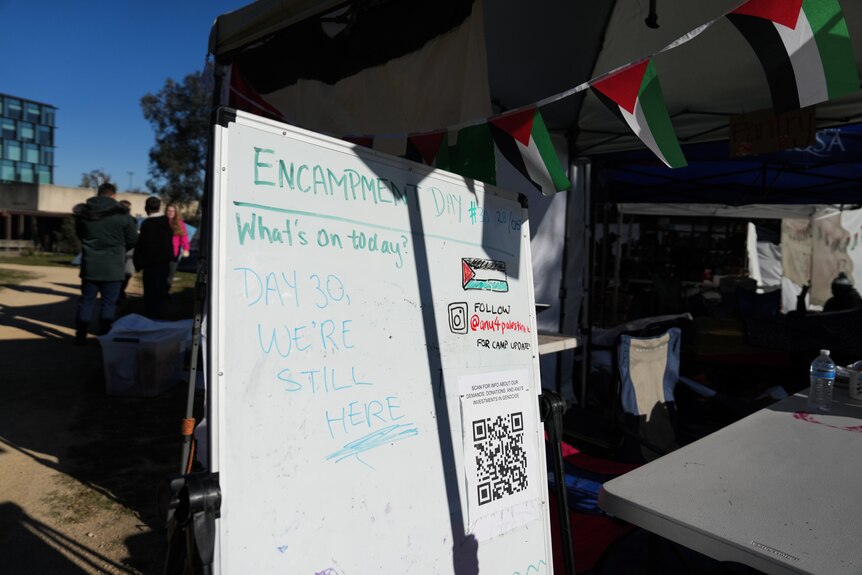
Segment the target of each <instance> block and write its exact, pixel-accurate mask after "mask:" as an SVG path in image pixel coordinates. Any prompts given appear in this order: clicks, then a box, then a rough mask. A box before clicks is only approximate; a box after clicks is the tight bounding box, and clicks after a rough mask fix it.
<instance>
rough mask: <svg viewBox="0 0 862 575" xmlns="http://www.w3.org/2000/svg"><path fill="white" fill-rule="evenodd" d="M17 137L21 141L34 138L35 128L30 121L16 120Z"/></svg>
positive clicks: (29, 140)
mask: <svg viewBox="0 0 862 575" xmlns="http://www.w3.org/2000/svg"><path fill="white" fill-rule="evenodd" d="M18 139H19V140H21V141H22V142H32V141H33V140H35V139H36V130H35V129H34V128H33V124H31V123H30V122H18Z"/></svg>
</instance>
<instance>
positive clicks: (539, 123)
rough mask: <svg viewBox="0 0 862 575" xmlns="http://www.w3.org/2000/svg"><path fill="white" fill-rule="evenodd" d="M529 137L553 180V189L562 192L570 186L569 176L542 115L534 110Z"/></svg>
mask: <svg viewBox="0 0 862 575" xmlns="http://www.w3.org/2000/svg"><path fill="white" fill-rule="evenodd" d="M530 137H531V138H532V139H533V142H534V143H535V145H536V149H538V150H539V155H540V156H541V157H542V161H543V162H544V164H545V168H546V169H547V170H548V174H549V175H550V176H551V181H553V182H554V189H555V190H557V191H558V192H563V191H565V190H568V189H569V188H571V187H572V183H571V182H570V181H569V178H567V177H566V172H565V170H563V167H562V166H561V165H560V158H559V157H558V156H557V151H556V150H555V149H554V143H553V142H551V136H550V134H548V128H547V126H545V121H544V120H543V119H542V115H541V114H540V113H539V111H538V110H536V114H535V115H534V116H533V130H532V132H530Z"/></svg>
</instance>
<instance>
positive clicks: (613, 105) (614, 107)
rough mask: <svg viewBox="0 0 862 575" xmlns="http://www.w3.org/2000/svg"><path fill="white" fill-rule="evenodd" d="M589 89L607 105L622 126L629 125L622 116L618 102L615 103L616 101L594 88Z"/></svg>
mask: <svg viewBox="0 0 862 575" xmlns="http://www.w3.org/2000/svg"><path fill="white" fill-rule="evenodd" d="M590 89H591V90H592V92H593V94H595V96H596V98H598V99H599V101H600V102H601V103H602V104H604V105H605V106H607V107H608V110H610V111H611V112H613V114H614V116H616V117H617V118H618V119H619V121H620V122H622V123H623V126H628V125H629V123H628V122H626V119H625V117H624V116H623V112H622V110H620V105H619V104H617V103H616V102H614V101H613V100H611V99H610V98H608V97H607V96H605V95H604V94H602V93H601V92H599V91H598V90H596V89H595V88H590Z"/></svg>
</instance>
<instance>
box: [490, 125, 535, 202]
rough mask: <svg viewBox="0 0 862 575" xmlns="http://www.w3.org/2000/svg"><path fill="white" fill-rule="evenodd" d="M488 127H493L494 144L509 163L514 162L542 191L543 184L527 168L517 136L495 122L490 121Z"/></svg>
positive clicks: (516, 167) (513, 164)
mask: <svg viewBox="0 0 862 575" xmlns="http://www.w3.org/2000/svg"><path fill="white" fill-rule="evenodd" d="M488 127H489V128H490V129H491V137H492V138H493V139H494V144H496V145H497V149H498V150H500V153H501V154H503V157H505V158H506V159H507V160H509V163H510V164H512V166H514V167H515V169H516V170H518V171H519V172H521V174H522V175H523V176H524V177H525V178H527V180H528V181H529V182H530V183H531V184H533V186H534V187H535V188H536V189H537V190H539V191H540V192H541V191H542V186H540V185H539V184H537V183H536V182H534V181H533V179H532V178H530V172H529V171H528V170H527V164H526V162H524V156H523V155H522V154H521V150H520V149H519V148H518V142H516V141H515V138H513V137H512V135H511V134H509V133H508V132H506V131H504V130H501V129H500V128H498V127H497V126H495V125H494V124H491V123H489V124H488Z"/></svg>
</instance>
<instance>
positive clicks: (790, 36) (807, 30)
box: [774, 10, 829, 108]
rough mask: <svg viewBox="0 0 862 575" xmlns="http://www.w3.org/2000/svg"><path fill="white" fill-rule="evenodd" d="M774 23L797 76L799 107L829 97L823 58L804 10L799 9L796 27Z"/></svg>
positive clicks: (822, 100)
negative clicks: (793, 28) (791, 27)
mask: <svg viewBox="0 0 862 575" xmlns="http://www.w3.org/2000/svg"><path fill="white" fill-rule="evenodd" d="M774 24H775V29H776V30H778V35H779V36H781V41H782V42H784V47H785V48H786V49H787V53H788V55H789V56H790V62H791V64H793V75H794V76H796V89H797V91H798V92H799V106H800V107H802V108H804V107H805V106H811V105H812V104H817V103H818V102H824V101H826V100H828V99H829V93H828V91H827V86H826V73H825V72H824V71H823V61H822V60H821V59H820V50H818V49H817V42H816V41H815V40H814V31H813V30H811V24H810V23H809V22H808V17H807V16H806V15H805V11H804V10H800V11H799V20H798V21H797V22H796V29H795V30H791V29H790V28H788V27H787V26H784V25H783V24H779V23H777V22H775V23H774Z"/></svg>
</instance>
